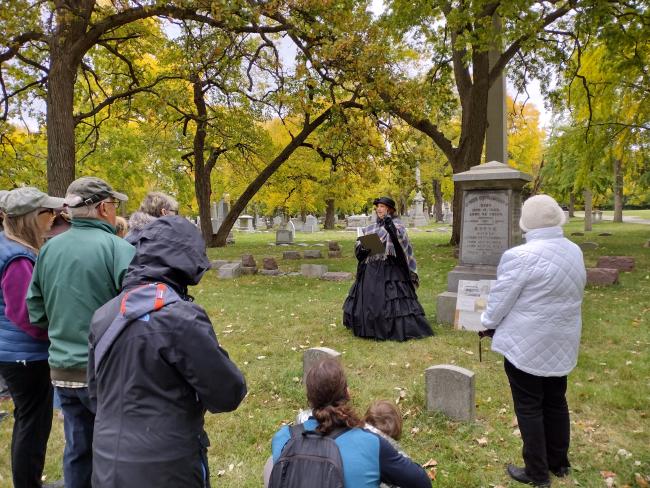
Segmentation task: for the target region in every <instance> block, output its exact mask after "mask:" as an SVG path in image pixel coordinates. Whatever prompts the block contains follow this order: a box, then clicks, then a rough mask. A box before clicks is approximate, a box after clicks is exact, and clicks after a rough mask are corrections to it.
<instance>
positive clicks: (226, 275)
mask: <svg viewBox="0 0 650 488" xmlns="http://www.w3.org/2000/svg"><path fill="white" fill-rule="evenodd" d="M217 273H218V274H219V278H222V279H230V278H237V277H238V276H239V275H241V273H242V270H241V263H227V264H224V265H223V266H221V267H220V268H219V269H218V270H217Z"/></svg>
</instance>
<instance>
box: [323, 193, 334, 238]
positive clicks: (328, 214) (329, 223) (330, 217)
mask: <svg viewBox="0 0 650 488" xmlns="http://www.w3.org/2000/svg"><path fill="white" fill-rule="evenodd" d="M325 203H326V204H327V208H326V209H325V228H326V229H328V230H333V229H334V215H335V211H336V207H335V206H334V199H333V198H328V199H327V200H325Z"/></svg>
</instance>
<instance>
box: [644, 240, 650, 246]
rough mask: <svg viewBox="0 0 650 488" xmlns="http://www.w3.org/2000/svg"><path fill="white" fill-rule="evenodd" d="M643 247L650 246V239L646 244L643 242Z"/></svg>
mask: <svg viewBox="0 0 650 488" xmlns="http://www.w3.org/2000/svg"><path fill="white" fill-rule="evenodd" d="M643 247H646V248H648V247H650V239H648V240H647V241H645V244H643Z"/></svg>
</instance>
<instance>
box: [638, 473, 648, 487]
mask: <svg viewBox="0 0 650 488" xmlns="http://www.w3.org/2000/svg"><path fill="white" fill-rule="evenodd" d="M634 481H635V482H636V484H637V485H639V488H648V486H650V484H648V480H647V479H646V478H645V477H643V476H641V474H640V473H634Z"/></svg>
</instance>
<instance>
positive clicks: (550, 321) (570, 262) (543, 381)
mask: <svg viewBox="0 0 650 488" xmlns="http://www.w3.org/2000/svg"><path fill="white" fill-rule="evenodd" d="M564 222H565V216H564V212H563V211H562V209H561V208H560V207H559V205H558V204H557V202H556V201H555V200H554V199H553V198H551V197H550V196H548V195H537V196H534V197H531V198H529V199H528V200H526V202H525V203H524V205H523V207H522V210H521V219H520V221H519V226H520V227H521V229H522V230H523V231H524V232H525V235H524V237H525V239H526V243H525V244H522V245H520V246H516V247H513V248H512V249H508V250H507V251H506V252H505V253H503V256H502V257H501V261H500V262H499V267H498V268H497V281H496V284H495V285H494V286H493V287H492V290H491V291H490V298H489V300H488V305H487V310H486V311H485V312H484V313H483V315H482V316H481V322H482V323H483V325H484V326H485V327H486V328H487V329H490V330H489V331H488V335H491V333H492V332H493V333H494V337H493V340H492V350H493V351H496V352H498V353H500V354H503V356H504V357H505V359H504V365H505V370H506V374H507V376H508V381H509V382H510V390H511V391H512V400H513V403H514V407H515V413H516V415H517V421H518V423H519V430H520V432H521V438H522V441H523V444H524V446H523V451H522V454H523V459H524V464H525V467H523V468H522V467H518V466H515V465H512V464H509V465H508V467H507V471H508V474H509V475H510V477H511V478H513V479H515V480H516V481H519V482H521V483H526V484H529V485H533V486H537V487H548V486H551V482H550V476H549V472H551V473H553V474H554V475H555V476H558V477H562V476H566V475H567V474H569V471H570V463H569V457H568V451H569V439H570V425H569V407H568V405H567V401H566V388H567V375H568V374H569V373H570V372H571V370H572V369H573V368H574V367H575V366H576V363H577V361H578V347H579V345H580V331H581V328H582V315H581V306H582V297H583V293H584V287H585V281H586V272H585V266H584V261H583V258H582V251H581V250H580V248H579V247H578V246H577V245H575V244H574V243H573V242H571V241H569V240H568V239H566V238H565V237H564V233H563V231H562V225H563V224H564Z"/></svg>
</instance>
